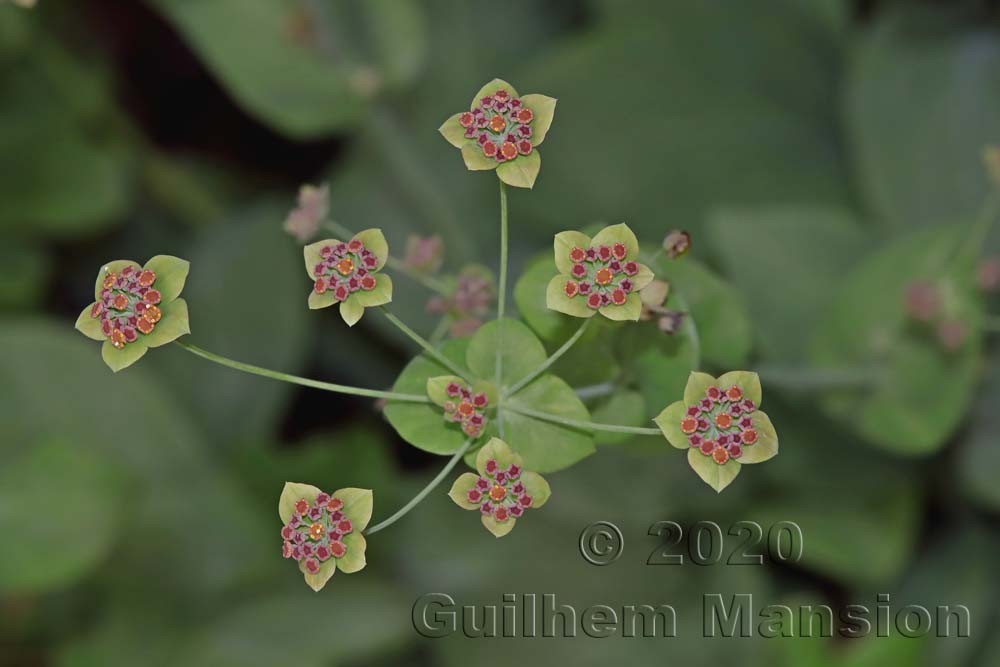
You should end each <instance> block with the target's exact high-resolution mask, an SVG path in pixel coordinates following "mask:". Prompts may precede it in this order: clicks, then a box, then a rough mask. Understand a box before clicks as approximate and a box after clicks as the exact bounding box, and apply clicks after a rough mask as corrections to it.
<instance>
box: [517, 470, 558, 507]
mask: <svg viewBox="0 0 1000 667" xmlns="http://www.w3.org/2000/svg"><path fill="white" fill-rule="evenodd" d="M521 482H522V483H523V484H524V490H525V491H527V492H528V495H529V496H531V507H532V508H534V509H538V508H539V507H541V506H542V505H544V504H545V503H547V502H548V501H549V497H550V496H551V495H552V489H551V488H549V483H548V482H547V481H545V478H544V477H542V476H541V475H539V474H538V473H537V472H535V471H533V470H525V471H524V472H523V473H521Z"/></svg>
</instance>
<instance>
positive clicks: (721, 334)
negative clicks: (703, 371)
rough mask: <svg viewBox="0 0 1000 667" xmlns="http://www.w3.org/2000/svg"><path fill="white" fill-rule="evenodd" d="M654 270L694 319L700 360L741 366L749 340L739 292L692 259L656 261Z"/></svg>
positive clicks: (749, 328)
mask: <svg viewBox="0 0 1000 667" xmlns="http://www.w3.org/2000/svg"><path fill="white" fill-rule="evenodd" d="M778 240H780V239H778ZM768 241H769V242H770V243H775V242H776V239H774V237H771V236H768ZM727 250H728V246H727ZM734 250H735V251H737V252H738V251H739V248H738V247H737V248H735V249H734ZM761 264H764V262H761ZM782 266H784V265H782ZM654 268H655V269H656V272H657V274H658V275H659V276H660V277H661V278H663V279H664V280H668V281H669V282H670V289H671V292H672V293H673V294H674V295H677V294H678V293H679V295H680V297H681V299H680V300H678V302H677V303H678V306H679V307H681V309H682V310H685V311H687V312H689V313H690V314H691V317H693V318H694V321H695V324H696V325H697V327H698V343H699V346H700V349H701V357H702V359H704V361H705V362H706V363H708V364H712V365H715V366H718V367H720V368H733V367H735V366H740V365H742V364H743V363H744V362H745V361H746V359H747V357H748V356H749V354H750V347H751V343H752V339H751V327H750V315H749V313H748V312H747V305H746V303H745V302H744V300H743V297H742V296H741V293H740V291H738V290H737V288H736V287H735V286H733V285H730V284H729V283H727V282H726V281H724V280H723V279H721V278H720V277H719V276H717V275H716V274H715V273H713V272H712V271H710V270H709V269H708V268H707V267H706V266H705V265H704V264H702V263H700V262H699V261H698V260H696V259H695V258H693V257H689V256H687V257H683V258H681V259H677V260H669V259H666V258H659V259H658V260H657V261H656V264H655V267H654ZM782 270H784V269H782ZM763 297H765V298H766V297H767V295H766V294H765V295H763ZM762 300H763V299H762ZM774 301H775V299H770V300H769V302H770V303H773V302H774ZM681 304H682V305H681ZM782 307H784V305H783V304H782Z"/></svg>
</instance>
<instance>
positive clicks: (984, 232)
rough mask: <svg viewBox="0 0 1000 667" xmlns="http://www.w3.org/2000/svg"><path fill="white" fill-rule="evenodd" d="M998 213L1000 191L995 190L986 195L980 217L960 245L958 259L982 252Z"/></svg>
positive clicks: (956, 257)
mask: <svg viewBox="0 0 1000 667" xmlns="http://www.w3.org/2000/svg"><path fill="white" fill-rule="evenodd" d="M998 215H1000V192H997V191H996V190H994V191H992V192H990V194H989V195H988V196H987V197H986V201H984V202H983V207H982V209H981V210H980V212H979V217H978V218H976V221H975V222H974V223H973V225H972V230H971V231H970V232H969V234H968V236H966V237H965V239H964V241H963V242H962V245H961V246H959V249H958V251H957V252H956V254H955V259H956V260H957V261H961V260H963V259H965V258H966V257H967V256H969V255H972V256H976V255H978V254H979V253H980V252H982V248H983V244H984V243H986V238H987V237H988V236H989V234H990V229H991V228H992V227H993V223H994V222H996V219H997V216H998Z"/></svg>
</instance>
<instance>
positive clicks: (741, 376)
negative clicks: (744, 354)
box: [715, 371, 764, 407]
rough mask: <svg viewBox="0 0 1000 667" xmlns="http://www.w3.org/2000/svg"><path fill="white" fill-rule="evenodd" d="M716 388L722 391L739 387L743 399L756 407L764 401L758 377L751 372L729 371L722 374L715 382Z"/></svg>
mask: <svg viewBox="0 0 1000 667" xmlns="http://www.w3.org/2000/svg"><path fill="white" fill-rule="evenodd" d="M715 384H716V386H717V387H718V388H719V389H721V390H722V391H726V390H727V389H729V388H730V387H739V388H740V389H741V390H742V391H743V398H749V399H750V400H751V401H753V402H754V404H755V405H756V406H757V407H760V404H761V402H762V401H763V400H764V391H763V389H761V386H760V376H759V375H757V374H756V373H754V372H753V371H729V372H728V373H723V374H722V375H720V376H719V377H718V379H717V380H716V381H715Z"/></svg>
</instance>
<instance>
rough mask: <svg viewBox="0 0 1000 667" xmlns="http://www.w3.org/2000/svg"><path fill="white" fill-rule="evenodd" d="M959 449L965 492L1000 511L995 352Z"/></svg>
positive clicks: (999, 373)
mask: <svg viewBox="0 0 1000 667" xmlns="http://www.w3.org/2000/svg"><path fill="white" fill-rule="evenodd" d="M977 394H978V396H977V398H976V405H975V408H974V410H973V412H972V418H971V421H970V424H969V428H968V435H967V436H966V437H965V438H963V440H962V442H961V443H960V445H959V450H958V476H959V480H960V482H961V490H962V493H963V494H964V495H965V496H967V497H969V498H971V499H972V500H973V501H975V502H978V503H981V504H983V505H985V506H987V507H989V508H990V509H993V510H994V511H996V510H1000V447H997V446H996V444H997V441H996V434H997V433H1000V410H997V405H998V404H1000V357H997V356H996V355H994V357H993V360H992V362H991V364H990V366H989V370H988V372H987V374H986V379H985V383H984V385H983V386H982V387H981V388H980V389H979V391H978V392H977Z"/></svg>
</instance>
